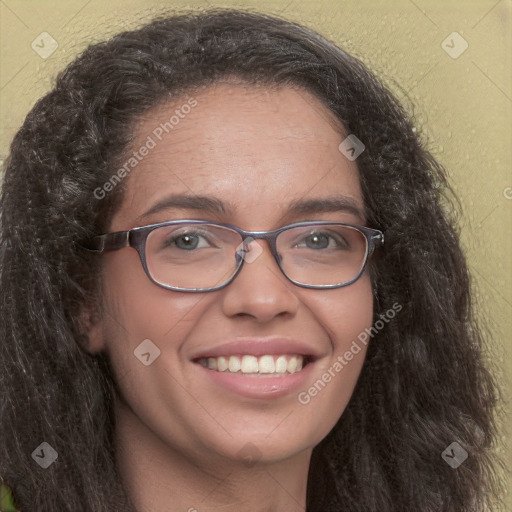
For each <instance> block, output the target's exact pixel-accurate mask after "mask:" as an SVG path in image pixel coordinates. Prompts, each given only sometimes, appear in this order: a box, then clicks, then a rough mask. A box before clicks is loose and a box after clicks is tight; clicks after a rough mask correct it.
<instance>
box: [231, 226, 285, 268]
mask: <svg viewBox="0 0 512 512" xmlns="http://www.w3.org/2000/svg"><path fill="white" fill-rule="evenodd" d="M274 243H275V242H273V234H272V232H266V231H253V232H244V235H243V242H241V243H240V245H239V246H238V247H237V254H239V256H241V257H242V259H243V260H244V261H245V262H246V263H252V262H254V261H255V260H256V259H257V258H259V257H260V256H261V255H262V254H263V253H264V251H265V248H267V249H268V250H269V252H270V257H271V258H272V259H273V260H275V259H276V256H277V258H278V260H279V255H278V254H277V253H276V252H275V249H274V247H273V244H274Z"/></svg>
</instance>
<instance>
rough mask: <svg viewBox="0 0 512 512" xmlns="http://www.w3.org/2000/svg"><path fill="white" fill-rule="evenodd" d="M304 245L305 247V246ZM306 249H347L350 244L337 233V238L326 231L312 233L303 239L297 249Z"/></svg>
mask: <svg viewBox="0 0 512 512" xmlns="http://www.w3.org/2000/svg"><path fill="white" fill-rule="evenodd" d="M303 243H304V244H305V245H303ZM304 246H305V247H306V248H308V249H315V250H318V249H347V248H349V244H348V243H347V241H346V240H345V239H344V238H343V237H342V236H341V235H340V234H339V233H337V234H336V236H334V234H331V233H329V232H326V231H318V232H313V233H310V234H309V235H307V236H305V237H304V238H303V241H302V242H300V243H299V244H297V247H304Z"/></svg>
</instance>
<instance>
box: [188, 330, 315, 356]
mask: <svg viewBox="0 0 512 512" xmlns="http://www.w3.org/2000/svg"><path fill="white" fill-rule="evenodd" d="M246 354H247V355H252V356H256V357H260V356H264V355H284V354H290V355H291V354H293V355H302V356H306V357H309V358H311V359H317V358H319V357H320V354H319V352H318V350H317V349H316V348H314V347H312V346H311V345H310V344H308V343H306V342H304V341H301V340H297V339H292V338H288V337H276V336H273V337H267V338H257V337H244V338H242V337H237V338H236V339H235V340H233V341H228V342H227V343H223V344H222V345H216V346H213V347H208V348H202V349H200V350H198V351H197V352H196V353H195V354H194V355H193V356H192V358H191V359H192V360H196V359H202V358H208V357H220V356H224V357H227V356H236V355H246Z"/></svg>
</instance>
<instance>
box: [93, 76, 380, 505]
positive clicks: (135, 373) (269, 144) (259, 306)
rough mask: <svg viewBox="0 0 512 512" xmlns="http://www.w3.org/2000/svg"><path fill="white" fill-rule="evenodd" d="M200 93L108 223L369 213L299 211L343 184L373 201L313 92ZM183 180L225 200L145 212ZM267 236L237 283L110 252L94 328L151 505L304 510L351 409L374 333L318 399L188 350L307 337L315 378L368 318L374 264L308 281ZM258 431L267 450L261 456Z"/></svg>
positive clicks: (337, 192)
mask: <svg viewBox="0 0 512 512" xmlns="http://www.w3.org/2000/svg"><path fill="white" fill-rule="evenodd" d="M194 98H195V99H196V100H197V102H198V103H197V106H196V107H195V108H194V109H193V110H192V111H191V112H190V113H189V114H188V115H187V116H185V117H184V118H183V119H180V122H179V124H178V125H176V126H175V128H174V129H173V131H172V133H171V134H169V135H165V134H164V137H163V139H162V141H160V142H158V144H157V146H156V147H155V148H154V149H152V150H151V151H150V152H149V154H148V155H147V156H146V157H145V158H144V159H143V160H142V161H141V162H140V163H139V164H138V165H137V167H136V168H135V169H134V170H133V171H132V173H131V174H130V176H129V177H128V178H126V181H125V183H124V185H125V186H126V192H125V196H124V199H123V202H122V204H121V207H120V209H119V210H118V211H117V213H116V214H115V215H114V217H113V220H112V224H111V226H110V229H109V231H118V230H126V229H130V228H132V227H136V226H141V225H147V224H152V223H157V222H163V221H166V220H174V219H182V218H192V219H202V220H212V221H218V222H225V223H229V224H233V225H236V226H239V227H241V228H243V229H246V230H271V229H275V228H277V227H280V226H283V225H286V224H290V223H293V222H299V221H305V220H326V221H339V222H350V223H355V224H361V225H364V224H365V218H364V217H363V214H362V213H361V214H360V215H355V214H353V213H348V212H345V211H338V212H328V213H309V214H305V215H300V216H290V215H289V214H288V213H287V206H288V204H289V203H290V202H291V201H293V200H297V199H305V198H308V199H309V198H327V197H332V196H345V197H349V198H351V199H352V200H353V201H354V202H355V203H356V204H357V206H358V208H359V210H360V211H361V212H362V211H363V201H362V196H361V190H360V186H359V178H358V170H357V166H356V163H355V162H350V161H349V160H347V159H346V158H345V157H344V156H343V155H342V154H341V153H340V152H339V150H338V145H339V144H340V142H341V141H342V140H343V139H344V137H345V136H344V134H343V130H342V128H341V127H339V126H337V125H336V122H335V120H334V118H333V116H332V114H331V113H330V112H329V111H328V110H327V109H326V108H325V107H324V106H323V105H322V104H321V103H320V102H319V100H318V99H316V98H315V97H314V96H312V95H311V94H310V93H307V92H305V91H303V90H297V89H293V88H291V87H290V88H281V89H279V90H270V89H266V88H260V87H248V86H244V85H240V84H235V83H229V82H225V83H219V84H217V85H215V86H212V87H209V88H207V89H205V90H203V91H200V92H198V93H197V94H194ZM185 102H186V98H185V99H183V98H180V99H176V98H174V99H173V101H172V102H170V103H168V104H165V105H160V106H159V107H158V108H156V109H154V110H153V111H151V112H149V113H147V114H146V115H145V116H144V118H143V119H141V120H140V123H139V125H138V127H137V132H136V139H135V142H134V147H140V145H142V144H143V143H144V142H145V141H146V139H147V137H148V135H150V134H151V133H152V132H153V130H154V129H155V127H157V126H158V125H159V123H161V122H165V121H167V120H168V119H169V118H170V116H171V115H172V113H173V112H174V111H175V109H176V108H179V106H180V105H183V104H184V103H185ZM171 193H172V194H187V195H211V196H215V197H216V198H218V199H220V200H222V201H224V202H225V203H226V205H227V206H226V212H225V213H223V214H217V215H214V214H212V213H208V212H202V211H198V210H184V209H179V210H178V209H167V210H165V211H160V212H158V213H155V214H151V215H149V216H145V217H143V214H144V213H145V212H147V211H148V210H149V209H150V208H151V207H152V206H153V205H154V204H156V203H157V202H159V201H161V200H162V199H163V198H164V197H166V196H168V195H169V194H171ZM228 205H229V208H228ZM260 243H261V244H262V247H263V249H264V250H263V253H262V254H261V255H260V256H259V257H258V258H257V259H256V260H255V261H254V262H252V263H250V264H248V263H246V264H245V265H244V268H243V269H242V271H241V273H240V274H239V275H238V276H237V278H236V279H235V280H234V281H233V282H232V283H231V284H230V285H228V286H227V287H226V288H224V289H221V290H218V291H214V292H208V293H196V294H195V293H181V292H175V291H169V290H165V289H163V288H161V287H158V286H157V285H155V284H153V283H152V282H151V281H150V280H149V279H148V277H147V276H146V275H145V273H144V271H143V268H142V266H141V263H140V261H139V257H138V254H137V252H136V251H135V250H134V249H132V248H124V249H122V250H119V251H115V252H112V253H107V254H105V255H104V266H103V315H102V317H101V319H100V320H99V321H97V322H96V323H95V324H94V325H93V326H91V328H90V350H91V351H92V352H97V351H103V350H104V351H107V353H108V354H109V356H110V359H111V361H112V365H113V369H114V373H115V376H116V380H117V383H118V387H119V390H120V396H119V397H118V399H117V400H116V422H117V425H116V447H117V448H116V449H117V453H118V464H119V467H120V470H121V475H122V477H123V480H124V482H125V485H126V487H127V489H128V492H129V495H130V497H131V499H132V500H133V503H134V504H135V506H136V507H137V509H138V510H140V511H150V510H158V511H161V512H171V511H172V512H174V511H178V510H180V511H181V510H194V509H196V510H197V511H198V512H203V511H210V510H219V508H216V507H222V508H221V509H222V510H223V511H225V512H231V511H233V512H234V511H237V512H240V511H251V512H254V511H282V510H287V511H292V510H293V511H295V510H297V511H298V510H304V507H305V500H306V484H307V475H308V468H309V461H310V457H311V452H312V449H313V447H314V446H315V445H317V444H318V443H319V442H320V441H321V440H322V439H323V438H324V437H325V436H326V435H327V434H328V432H329V431H330V430H331V429H332V427H333V426H334V425H335V423H336V422H337V420H338V419H339V417H340V416H341V414H342V412H343V410H344V409H345V407H346V404H347V402H348V400H349V398H350V396H351V394H352V391H353V389H354V386H355V384H356V381H357V378H358V375H359V373H360V370H361V366H362V364H363V360H364V355H365V349H364V347H363V349H362V350H361V352H359V354H357V355H356V356H354V358H353V359H352V361H350V363H349V364H347V365H346V366H345V367H344V368H343V370H342V371H341V372H340V373H338V374H337V375H336V377H335V378H333V379H332V381H331V382H330V383H329V384H328V385H327V386H326V387H325V388H324V389H323V390H322V391H321V392H320V393H319V394H318V395H317V396H316V397H314V399H312V400H311V402H310V403H309V404H308V405H302V404H300V403H299V402H298V400H297V393H291V394H289V395H286V396H283V397H280V398H272V399H249V398H243V397H241V396H239V395H237V394H236V393H230V392H226V391H225V390H224V389H222V388H220V387H218V388H217V387H216V386H214V385H211V384H210V383H209V381H208V382H207V380H206V379H205V378H204V375H203V370H202V369H201V368H198V367H197V364H195V363H193V362H192V361H191V360H190V357H191V355H192V354H193V353H197V352H198V350H201V349H202V348H204V347H215V346H218V345H221V344H223V343H225V342H226V341H228V340H232V339H233V338H235V337H236V336H269V335H283V336H288V337H292V338H296V339H299V340H303V341H305V342H306V343H308V344H310V345H311V346H314V347H315V348H316V350H318V351H319V353H320V354H321V357H320V359H319V360H318V361H317V362H316V363H315V371H314V374H313V375H311V378H310V381H309V382H308V384H307V386H304V387H303V388H301V390H304V389H307V388H308V387H309V386H310V385H311V384H312V383H313V382H315V381H316V380H317V379H319V378H320V377H321V375H322V374H323V373H324V372H325V371H326V370H327V369H328V368H329V367H330V366H332V365H333V364H334V362H335V361H336V358H337V357H338V356H339V355H343V354H344V353H345V352H346V351H347V350H348V349H349V347H350V345H351V343H352V341H353V340H355V339H356V338H357V335H358V334H359V333H360V332H361V331H363V330H364V329H365V328H368V327H370V326H371V322H372V291H371V283H370V278H369V276H368V274H364V275H363V276H362V277H361V278H360V279H359V280H358V281H357V282H356V283H354V284H352V285H350V286H348V287H345V288H339V289H334V290H310V289H305V288H300V287H298V286H295V285H294V284H293V283H291V282H289V281H288V280H287V279H286V278H285V277H284V276H283V275H282V274H281V273H280V271H279V268H278V266H277V264H276V262H275V261H274V259H273V257H272V255H271V253H270V251H269V250H268V247H267V245H266V242H261V241H260ZM147 338H148V339H150V340H152V341H153V343H154V344H155V345H157V346H158V347H159V349H160V351H161V354H160V356H159V357H158V358H157V359H156V360H155V361H154V363H152V364H151V365H150V366H144V365H143V364H141V362H140V361H139V360H138V359H137V358H136V357H134V354H133V352H134V349H135V348H136V347H137V346H138V345H139V344H140V343H141V341H142V340H144V339H147ZM246 443H252V445H254V446H255V447H256V449H257V451H256V455H255V458H256V459H257V460H256V462H255V463H254V464H253V465H250V467H249V466H248V465H247V464H246V463H244V460H243V455H244V453H245V452H244V447H246V446H247V444H246ZM245 449H246V448H245ZM240 450H242V451H240Z"/></svg>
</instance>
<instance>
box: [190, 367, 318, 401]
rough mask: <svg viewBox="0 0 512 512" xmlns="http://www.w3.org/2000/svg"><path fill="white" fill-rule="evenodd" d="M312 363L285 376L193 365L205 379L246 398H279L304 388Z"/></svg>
mask: <svg viewBox="0 0 512 512" xmlns="http://www.w3.org/2000/svg"><path fill="white" fill-rule="evenodd" d="M314 364H315V363H314V362H310V363H309V364H307V365H306V366H305V367H304V368H303V369H302V370H300V371H299V372H296V373H289V374H285V375H271V374H264V375H259V374H256V375H251V374H248V375H247V374H245V375H243V374H240V373H230V372H227V371H226V372H218V371H215V370H210V369H209V368H206V367H205V366H203V365H201V364H199V363H194V365H195V366H196V367H198V368H199V371H202V372H204V374H205V376H206V378H208V379H210V380H211V381H212V382H214V383H215V384H217V385H219V386H222V387H223V388H225V389H227V390H229V391H231V392H233V393H236V394H238V395H241V396H244V397H247V398H267V399H271V398H279V397H282V396H285V395H289V394H290V393H293V392H294V391H296V390H297V389H299V388H301V387H304V386H305V382H306V381H307V380H308V378H309V377H310V375H311V373H312V371H313V365H314Z"/></svg>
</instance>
